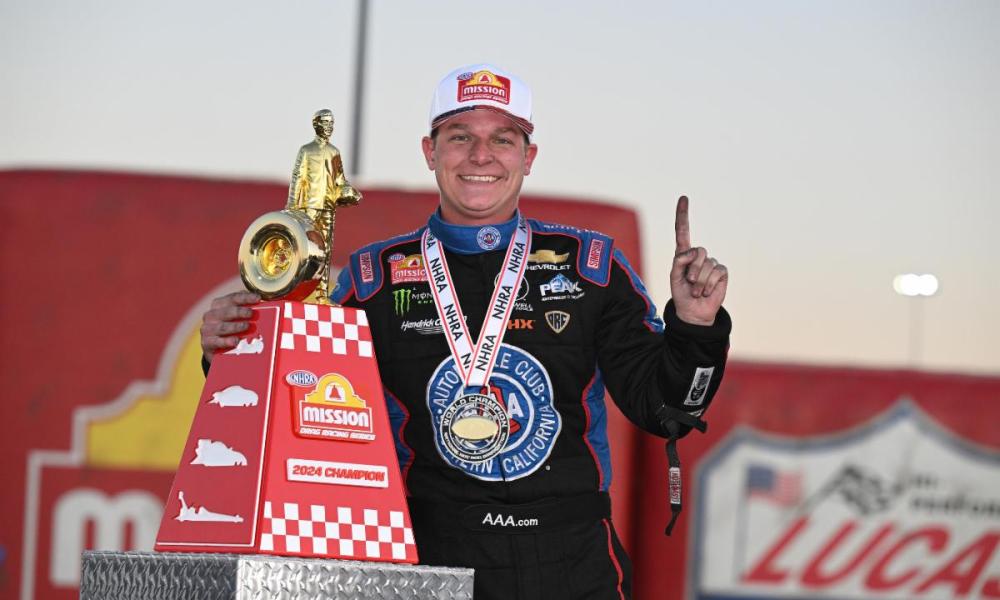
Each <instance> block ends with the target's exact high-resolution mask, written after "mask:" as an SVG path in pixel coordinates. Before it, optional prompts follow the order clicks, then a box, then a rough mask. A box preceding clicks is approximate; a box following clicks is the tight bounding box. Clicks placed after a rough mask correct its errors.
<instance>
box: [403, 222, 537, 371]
mask: <svg viewBox="0 0 1000 600" xmlns="http://www.w3.org/2000/svg"><path fill="white" fill-rule="evenodd" d="M530 246H531V228H530V227H529V226H528V222H527V221H526V220H525V219H524V217H521V218H520V219H519V220H518V222H517V229H516V230H515V232H514V235H513V236H512V237H511V240H510V243H509V244H508V245H507V255H506V257H505V258H504V263H503V271H501V275H500V277H499V278H498V281H497V284H496V287H495V288H494V290H493V298H492V299H491V300H490V304H489V307H488V310H487V312H486V319H485V321H484V322H483V327H482V330H481V331H480V332H479V339H478V340H477V341H476V346H475V348H473V347H472V336H471V335H470V334H469V326H468V324H467V323H466V322H465V317H464V314H465V313H463V312H462V307H461V305H459V303H458V297H457V296H456V294H455V286H454V283H453V282H452V278H451V271H449V270H448V261H447V259H446V258H445V256H444V253H443V252H442V251H441V241H440V240H438V239H437V238H436V237H434V234H433V233H431V230H430V229H427V230H425V231H424V235H423V237H422V238H421V239H420V252H421V254H422V255H423V259H424V268H426V269H427V270H428V274H429V275H430V279H431V281H430V284H431V293H432V294H433V295H434V307H435V308H436V309H437V314H438V317H439V318H440V319H441V324H442V325H443V326H444V328H445V333H446V337H447V339H448V346H449V347H450V348H451V353H452V356H454V357H455V368H456V369H457V370H458V374H459V375H460V376H461V377H462V382H463V383H464V385H465V387H466V388H468V387H474V388H476V391H479V389H481V388H482V387H483V386H484V385H486V382H488V381H489V379H490V375H491V374H492V373H493V365H494V364H495V363H496V360H497V355H498V354H499V352H500V343H501V342H502V341H503V336H504V333H506V331H507V322H508V321H510V314H511V312H512V311H513V310H514V300H515V298H516V297H517V291H518V290H519V289H520V288H521V281H522V280H523V279H524V271H525V268H526V266H527V264H528V248H529V247H530Z"/></svg>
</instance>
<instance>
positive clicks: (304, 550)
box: [155, 109, 417, 563]
mask: <svg viewBox="0 0 1000 600" xmlns="http://www.w3.org/2000/svg"><path fill="white" fill-rule="evenodd" d="M333 123H334V120H333V113H332V112H331V111H329V110H327V109H324V110H320V111H318V112H316V114H315V115H314V116H313V119H312V124H313V129H314V131H315V133H316V137H315V139H314V140H313V141H312V142H310V143H308V144H306V145H304V146H302V148H301V149H300V150H299V153H298V156H297V157H296V160H295V168H294V170H293V174H292V181H291V184H290V186H289V189H288V198H287V201H286V205H285V208H284V209H283V210H280V211H276V212H271V213H267V214H265V215H263V216H261V217H259V218H258V219H256V220H255V221H254V222H253V223H252V224H251V225H250V227H249V228H248V229H247V231H246V233H245V234H244V236H243V240H242V242H241V243H240V249H239V269H240V277H241V278H242V280H243V283H244V285H245V286H246V287H247V289H248V290H250V291H253V292H256V293H257V294H259V295H260V296H261V298H263V299H264V300H265V301H264V302H261V303H259V304H256V305H254V306H253V307H252V308H253V312H254V314H253V317H252V319H251V323H250V328H249V329H248V330H246V331H245V332H244V333H243V335H242V337H241V339H240V342H239V344H238V345H237V346H236V347H235V348H233V349H232V350H229V351H228V352H225V353H220V354H219V355H217V356H215V357H214V359H213V361H212V368H211V370H210V371H209V373H208V376H207V379H206V382H205V388H204V390H203V391H202V395H201V401H200V402H199V404H198V408H197V411H196V413H195V417H194V421H193V423H192V425H191V431H190V433H189V434H188V440H187V444H186V445H185V448H184V454H183V455H182V457H181V462H180V466H179V467H178V470H177V474H176V475H175V477H174V483H173V488H172V489H171V491H170V496H169V497H168V499H167V504H166V506H165V508H164V514H163V519H162V521H161V523H160V530H159V533H158V534H157V538H156V545H155V549H156V550H158V551H184V552H236V553H240V554H259V553H262V554H280V555H287V556H303V557H324V558H338V559H357V560H365V561H387V562H401V563H416V562H417V550H416V546H415V544H414V541H413V530H412V525H411V522H410V515H409V511H408V509H407V506H406V498H405V496H404V492H403V484H402V478H401V476H400V470H399V464H398V462H397V459H396V453H395V447H394V444H393V439H392V434H391V431H390V428H389V417H388V412H387V409H386V406H385V401H384V398H385V396H384V394H383V391H382V383H381V380H380V378H379V373H378V366H377V364H376V362H375V354H374V347H373V344H372V339H371V332H370V329H369V326H368V319H367V316H366V315H365V312H364V311H362V310H359V309H355V308H348V307H341V306H338V305H335V304H334V303H332V302H331V301H330V299H329V293H330V290H329V278H330V257H331V256H332V247H333V238H334V231H333V230H334V224H335V222H336V211H337V209H338V208H339V207H343V206H352V205H356V204H357V203H358V202H360V201H361V194H360V193H359V192H358V191H357V190H356V189H354V187H352V186H351V185H350V183H348V181H347V178H346V177H345V176H344V168H343V164H342V161H341V158H340V152H339V151H338V150H337V148H335V147H334V146H333V145H331V144H330V136H331V135H332V133H333Z"/></svg>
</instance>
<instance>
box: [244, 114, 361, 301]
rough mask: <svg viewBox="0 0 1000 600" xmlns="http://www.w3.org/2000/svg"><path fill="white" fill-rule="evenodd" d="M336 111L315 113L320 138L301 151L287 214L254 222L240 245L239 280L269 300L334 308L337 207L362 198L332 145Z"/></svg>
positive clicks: (315, 126)
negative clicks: (332, 283)
mask: <svg viewBox="0 0 1000 600" xmlns="http://www.w3.org/2000/svg"><path fill="white" fill-rule="evenodd" d="M333 122H334V121H333V112H332V111H330V110H329V109H325V108H324V109H322V110H319V111H316V114H315V115H313V119H312V125H313V130H314V131H315V132H316V138H315V139H314V140H313V141H311V142H309V143H308V144H306V145H304V146H302V148H300V149H299V154H298V156H297V157H296V159H295V168H294V169H293V171H292V181H291V184H290V185H289V186H288V201H287V203H286V205H285V210H283V211H280V212H272V213H268V214H266V215H263V216H261V217H260V218H259V219H257V220H256V221H254V222H253V224H251V225H250V227H249V228H248V229H247V232H246V233H245V234H244V236H243V241H242V243H241V244H240V276H241V277H242V279H243V283H244V284H245V285H246V286H247V289H249V290H251V291H254V292H257V293H258V294H260V295H261V297H262V298H264V299H265V300H273V299H276V298H288V299H290V300H304V301H306V302H311V303H314V304H330V303H331V302H330V289H329V280H330V258H331V256H332V252H333V227H334V223H335V222H336V217H337V208H338V207H341V206H353V205H355V204H357V203H358V202H360V201H361V194H360V193H359V192H358V191H357V190H356V189H354V187H353V186H351V184H350V183H348V182H347V178H346V177H345V176H344V166H343V162H342V161H341V159H340V151H339V150H337V148H336V147H334V146H333V145H332V144H330V136H331V135H333Z"/></svg>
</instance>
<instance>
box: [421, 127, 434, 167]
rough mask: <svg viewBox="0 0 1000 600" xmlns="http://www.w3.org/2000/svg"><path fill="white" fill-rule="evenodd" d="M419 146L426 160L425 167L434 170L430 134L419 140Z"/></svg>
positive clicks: (432, 146)
mask: <svg viewBox="0 0 1000 600" xmlns="http://www.w3.org/2000/svg"><path fill="white" fill-rule="evenodd" d="M420 147H421V149H422V150H423V151H424V160H425V161H427V168H428V169H430V170H431V171H433V170H434V140H433V139H432V138H431V137H430V136H426V135H425V136H424V138H423V139H422V140H420Z"/></svg>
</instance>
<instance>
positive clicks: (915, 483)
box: [0, 171, 1000, 600]
mask: <svg viewBox="0 0 1000 600" xmlns="http://www.w3.org/2000/svg"><path fill="white" fill-rule="evenodd" d="M363 192H364V193H365V202H364V203H363V204H362V205H361V206H360V207H357V208H352V209H349V210H345V211H343V212H342V213H340V214H338V223H337V237H336V241H335V252H334V262H335V263H338V264H340V263H342V262H343V260H344V258H345V257H346V255H347V253H348V252H349V251H350V250H352V249H354V248H356V247H358V246H360V245H362V244H364V243H366V242H368V241H372V240H375V239H380V238H382V237H385V236H387V235H390V234H395V233H399V232H400V231H406V230H410V229H413V228H415V227H417V226H419V225H421V224H422V223H423V222H424V221H425V219H426V217H427V215H428V214H429V213H430V212H431V210H433V208H434V206H435V204H436V202H437V199H436V195H435V194H433V193H419V192H403V191H396V190H375V189H371V190H363ZM284 198H285V186H283V185H280V184H273V183H238V182H231V181H217V180H207V179H194V178H180V177H166V176H146V175H123V174H108V173H93V172H66V171H8V172H0V222H2V223H3V224H4V225H6V230H5V235H3V236H0V244H2V246H0V251H2V256H3V257H4V261H3V271H2V277H0V282H2V285H3V288H2V291H3V297H4V303H3V311H2V316H0V320H2V321H0V344H2V347H3V348H4V353H3V361H2V362H0V365H2V366H0V374H2V376H3V381H4V382H5V383H6V385H7V389H6V392H7V393H6V394H5V396H4V401H3V402H0V418H2V419H3V422H4V424H5V426H6V430H7V432H8V433H7V434H6V435H4V436H2V437H0V452H2V456H3V457H4V459H5V460H4V461H3V467H0V468H2V472H3V476H4V483H5V489H6V490H7V492H6V493H4V494H2V495H0V511H2V514H3V515H4V516H5V518H4V519H3V520H2V521H0V560H2V562H0V597H2V598H20V599H21V600H30V599H31V598H45V599H46V600H48V599H54V600H58V599H61V598H75V597H76V596H77V592H76V585H77V583H76V581H77V579H76V578H77V577H78V574H79V565H78V560H79V551H80V549H82V548H94V547H102V548H108V549H132V548H137V547H147V548H148V547H151V544H152V536H154V535H155V527H156V525H158V523H159V516H160V511H161V510H162V502H163V499H164V498H165V496H166V494H167V492H168V490H169V488H170V483H171V479H172V471H173V469H174V468H175V467H176V464H177V460H178V457H179V455H180V452H181V449H182V446H183V444H184V441H185V439H186V434H187V427H188V425H189V424H190V420H191V416H192V414H193V409H194V402H195V399H196V398H197V397H198V394H199V392H200V388H201V383H202V381H203V378H202V376H201V372H200V367H199V365H198V355H199V352H200V351H199V350H198V345H197V326H198V323H199V321H200V315H201V313H202V312H203V311H204V309H205V307H206V302H207V301H208V299H210V298H212V297H214V296H216V295H218V294H219V293H221V292H222V291H223V290H227V289H235V288H236V287H238V285H239V283H238V280H237V279H236V278H235V276H236V246H237V244H238V242H239V239H240V237H241V236H242V233H243V230H244V229H245V228H246V226H247V225H248V224H249V223H250V222H251V221H252V220H253V219H254V218H256V217H257V216H259V215H260V214H262V213H264V212H267V211H271V210H275V209H277V208H279V207H280V206H281V205H282V204H283V203H284ZM522 206H523V208H524V210H525V212H526V214H528V215H529V216H533V217H537V218H540V219H543V220H552V221H557V222H569V223H572V224H574V225H578V226H581V227H586V228H591V229H598V230H601V231H603V232H605V233H608V234H610V235H612V236H614V237H615V238H616V240H617V244H618V245H619V246H620V247H622V248H623V249H624V251H625V252H626V254H627V255H628V256H629V257H630V259H631V260H632V262H633V264H636V265H637V268H638V267H639V265H638V263H639V259H640V256H639V246H638V233H637V231H638V230H637V226H636V217H635V214H634V213H633V212H632V211H630V210H627V209H622V208H616V207H611V206H608V205H602V204H598V203H592V202H579V201H567V200H557V199H552V198H533V197H525V198H523V204H522ZM657 300H658V301H661V305H662V300H663V299H657ZM740 318H741V317H740V315H734V320H735V322H736V327H737V328H738V327H739V326H740V325H739V323H740ZM998 402H1000V378H988V377H965V376H956V375H946V374H933V375H932V374H923V373H915V372H907V371H891V372H890V371H866V370H857V369H837V368H818V367H816V368H812V367H792V366H779V365H753V364H745V363H744V364H740V363H736V364H732V365H730V367H729V368H728V369H727V374H726V381H725V384H724V385H723V386H722V389H721V391H720V394H719V397H718V398H717V400H716V402H715V403H714V404H713V407H712V410H711V412H710V413H709V415H708V421H709V422H710V431H709V433H708V434H707V435H698V434H693V435H691V436H690V437H689V438H688V439H686V440H684V441H683V442H682V443H681V456H682V459H683V461H684V465H685V473H686V478H685V484H686V491H685V512H684V515H683V516H682V519H681V521H680V523H679V526H678V528H677V529H676V530H675V533H674V535H673V537H671V538H666V537H664V536H663V534H662V528H663V525H664V524H665V523H666V518H667V517H666V512H667V511H666V506H667V504H666V497H665V494H666V475H665V474H666V464H665V458H664V452H663V447H662V441H660V440H656V439H654V438H651V437H650V436H646V435H638V434H636V432H635V429H634V428H632V427H631V426H630V425H628V424H627V423H626V422H625V421H624V419H623V418H622V417H621V415H620V414H619V413H618V411H616V410H611V411H609V416H610V419H611V423H610V427H609V431H610V435H611V436H612V438H613V439H614V441H613V442H612V445H613V448H614V451H613V456H614V459H615V460H614V462H615V464H614V468H615V474H614V478H615V482H614V484H613V493H614V496H615V520H616V522H617V524H618V527H619V530H620V532H621V534H622V537H623V538H624V541H625V544H626V546H627V547H629V548H630V549H631V551H632V556H633V559H634V563H635V566H636V593H635V597H636V598H643V599H645V598H665V599H676V598H698V599H704V600H710V599H711V600H722V599H723V598H726V599H735V598H750V597H753V598H808V597H837V598H879V599H882V598H893V599H902V598H924V597H926V598H950V597H984V598H986V597H1000V582H995V578H996V577H997V576H998V574H1000V565H998V556H997V554H998V553H997V552H996V548H997V546H998V545H1000V528H998V525H997V524H998V519H1000V508H998V509H997V510H998V512H997V513H992V512H990V510H988V509H990V507H991V506H992V504H991V503H993V502H994V501H993V500H992V498H994V497H997V498H1000V480H998V478H997V473H1000V469H998V468H997V467H998V466H1000V464H998V455H1000V453H998V450H1000V428H997V427H996V425H995V423H996V422H997V420H998V419H997V417H998V412H1000V411H998V408H997V407H998V406H1000V404H998ZM914 432H916V433H914ZM760 474H763V475H764V476H766V477H764V479H759V478H757V476H758V475H760ZM767 477H770V479H768V478H767ZM761 482H763V483H761ZM779 484H780V485H779ZM768 485H770V486H771V487H768ZM782 494H784V495H782ZM956 494H957V495H963V494H964V496H961V498H963V499H961V500H955V501H953V502H952V503H951V505H947V502H948V501H950V500H949V499H950V498H953V497H957V496H956ZM935 503H937V504H935ZM996 504H997V506H998V507H1000V501H996ZM946 505H947V506H950V507H951V508H948V507H947V506H946ZM872 506H875V509H872V508H871V507H872ZM942 506H944V507H945V508H940V507H942ZM859 507H861V508H859ZM865 507H867V508H865ZM928 507H931V508H928ZM862 509H865V510H867V512H863V511H862ZM150 522H152V523H153V527H152V531H150V527H149V525H148V523H150ZM881 532H884V533H881ZM879 535H881V537H879ZM991 536H993V537H991ZM786 538H787V545H785V546H782V545H781V542H782V540H785V539H786ZM147 540H148V543H146V541H147ZM908 540H909V541H908ZM897 547H898V549H897ZM719 548H723V549H724V551H722V552H720V551H719ZM824 548H827V549H828V552H827V554H825V555H824V553H823V550H824ZM733 549H735V550H733ZM859 557H860V558H859ZM852 558H856V559H858V560H856V561H853V560H852ZM855 562H856V564H855ZM852 565H853V566H852ZM848 567H850V568H848ZM880 569H881V570H880ZM880 577H881V579H880ZM994 584H996V585H994ZM880 586H881V587H880Z"/></svg>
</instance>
